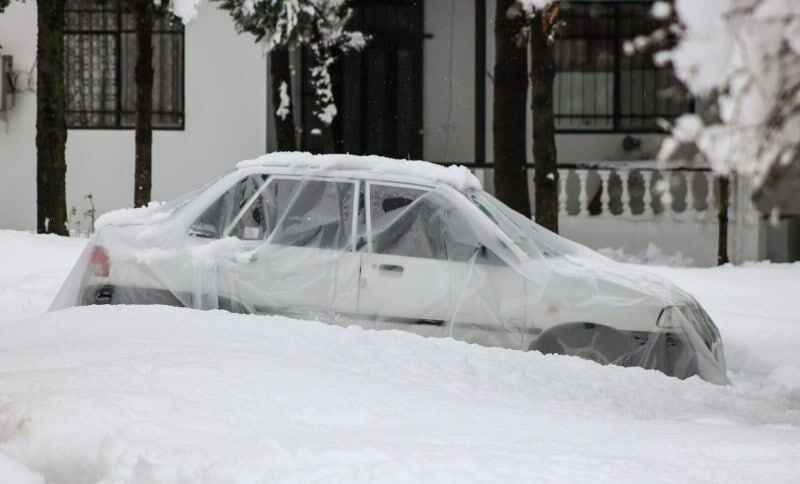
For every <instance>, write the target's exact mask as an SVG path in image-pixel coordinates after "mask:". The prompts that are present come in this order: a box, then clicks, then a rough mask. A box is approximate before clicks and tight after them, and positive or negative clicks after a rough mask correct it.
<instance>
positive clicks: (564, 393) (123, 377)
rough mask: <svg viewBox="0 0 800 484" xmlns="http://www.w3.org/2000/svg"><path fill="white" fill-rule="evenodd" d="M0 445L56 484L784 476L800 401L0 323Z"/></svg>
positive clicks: (302, 339)
mask: <svg viewBox="0 0 800 484" xmlns="http://www.w3.org/2000/svg"><path fill="white" fill-rule="evenodd" d="M0 371H2V375H3V376H2V378H0V422H2V424H1V425H0V441H1V442H3V443H2V444H0V452H3V453H4V454H6V456H8V457H9V458H11V459H13V460H14V461H15V462H17V463H19V464H21V465H24V466H26V467H28V468H30V469H31V470H32V471H33V472H38V473H41V474H43V475H44V476H45V477H46V478H47V479H48V480H49V481H55V482H88V481H97V480H106V481H111V482H142V481H146V482H175V481H186V482H221V481H224V482H255V481H258V482H264V481H269V482H271V481H276V480H279V481H315V480H318V481H326V482H352V481H360V482H374V481H389V482H394V481H403V482H410V481H420V480H424V481H443V480H447V481H459V482H460V481H470V482H474V481H484V482H498V481H502V482H508V481H512V482H513V481H518V482H519V481H529V480H532V479H534V480H554V481H555V480H563V479H567V480H571V481H587V482H588V481H595V480H597V479H600V480H613V481H623V482H636V481H638V482H640V481H641V480H642V479H645V480H646V479H647V476H659V478H660V479H662V480H670V476H673V477H672V478H674V479H675V480H681V481H683V480H698V479H699V480H703V479H707V478H709V476H713V479H712V480H718V481H726V480H732V479H735V480H741V481H756V480H759V481H768V482H780V481H783V482H789V481H791V480H793V479H794V478H796V476H797V475H800V474H798V473H800V460H798V456H800V437H798V436H799V435H800V433H798V428H797V427H798V426H800V409H798V408H797V405H796V404H795V403H793V402H794V401H795V400H796V398H797V393H796V392H797V390H796V389H794V390H789V389H786V388H782V387H763V386H761V385H754V384H744V383H742V384H738V385H734V386H727V387H726V386H722V387H721V386H716V385H710V384H707V383H705V382H703V381H701V380H699V379H698V378H692V379H690V380H687V381H681V380H677V379H673V378H667V377H665V376H664V375H662V374H659V373H656V372H653V371H645V370H642V369H638V368H631V369H624V368H616V367H602V366H599V365H596V364H594V363H591V362H587V361H583V360H580V359H576V358H569V357H559V356H544V355H541V354H539V353H525V352H519V351H509V350H502V349H492V348H484V347H479V346H474V345H468V344H463V343H460V342H457V341H454V340H449V339H425V338H422V337H419V336H416V335H412V334H409V333H403V332H372V331H365V330H362V329H360V328H356V327H351V328H340V327H334V326H328V325H324V324H321V323H314V322H304V321H297V320H292V319H287V318H282V317H256V316H241V315H232V314H228V313H224V312H219V311H208V312H198V311H193V310H187V309H176V308H167V307H155V306H151V307H136V306H129V307H100V306H95V307H84V308H72V309H68V310H64V311H60V312H56V313H48V314H45V315H43V316H39V317H36V318H33V319H29V320H25V321H21V322H19V323H17V324H15V325H11V326H6V327H5V328H3V329H0Z"/></svg>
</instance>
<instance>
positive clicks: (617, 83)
mask: <svg viewBox="0 0 800 484" xmlns="http://www.w3.org/2000/svg"><path fill="white" fill-rule="evenodd" d="M595 3H600V4H601V5H602V6H604V7H608V8H611V9H612V10H613V15H612V16H611V17H606V18H611V19H612V20H613V25H614V27H613V32H612V33H611V34H610V35H599V36H598V35H577V36H566V37H557V38H556V41H555V42H556V45H557V44H558V42H559V41H560V40H563V39H573V40H583V41H587V42H591V41H593V40H597V39H601V40H610V41H611V42H612V43H613V45H612V48H613V59H612V62H613V65H612V70H611V74H612V93H613V97H612V98H611V99H610V100H611V112H610V115H609V117H610V120H611V123H612V126H611V127H610V128H608V129H602V128H589V129H579V128H574V127H570V128H559V127H558V126H557V122H556V123H555V124H556V127H555V132H556V133H557V134H561V133H563V134H626V133H637V134H665V131H664V130H663V129H661V128H660V127H658V125H657V123H656V125H654V126H649V127H639V128H636V127H625V126H622V123H621V119H622V118H642V119H645V118H649V117H653V118H654V119H655V120H659V119H670V118H672V119H675V118H677V117H678V116H680V115H681V114H677V115H675V116H674V117H673V116H670V115H665V114H661V113H658V112H657V110H656V112H655V113H654V114H652V115H645V114H633V113H628V114H623V112H622V107H621V104H620V103H621V95H622V73H623V72H633V71H625V70H624V69H623V66H622V59H623V57H625V53H624V44H625V42H626V41H633V37H627V36H626V35H624V34H622V33H621V32H620V26H619V21H620V19H625V18H630V15H625V14H624V13H621V12H620V8H621V6H623V5H624V6H631V5H639V6H651V5H652V4H653V3H654V0H629V1H626V2H596V1H591V0H577V1H575V2H573V5H592V4H595ZM620 4H622V5H620ZM637 55H651V54H650V53H639V54H637ZM645 70H646V69H640V72H645ZM659 70H660V68H659V67H658V66H655V69H654V72H658V71H659ZM559 72H572V71H560V70H559V68H558V65H556V66H555V74H556V75H558V74H559ZM590 72H593V73H600V72H603V71H599V70H593V71H590ZM556 82H557V81H556V79H554V87H555V83H556ZM678 84H679V85H681V84H680V81H678ZM654 95H656V96H657V95H658V93H655V94H654ZM557 105H558V100H557V99H556V98H555V93H554V96H553V118H554V121H557V120H558V119H559V118H560V117H561V118H576V119H580V118H582V117H583V118H590V117H597V114H596V113H584V114H573V113H566V114H561V115H559V114H557V113H556V107H557ZM584 110H585V108H584ZM694 111H695V99H694V97H692V96H691V94H689V98H688V109H687V110H686V111H685V112H684V113H682V114H686V113H692V112H694Z"/></svg>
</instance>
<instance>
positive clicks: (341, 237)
mask: <svg viewBox="0 0 800 484" xmlns="http://www.w3.org/2000/svg"><path fill="white" fill-rule="evenodd" d="M273 183H274V184H275V187H274V188H275V190H278V191H280V190H281V185H283V184H285V185H287V188H288V185H290V184H291V183H294V184H295V186H294V189H292V190H289V189H287V190H285V191H284V192H283V193H282V194H276V198H275V202H276V212H277V213H278V219H277V220H278V221H277V227H276V229H275V233H274V234H273V235H272V238H271V239H270V241H271V243H273V244H277V245H291V246H294V247H314V248H319V249H337V250H344V249H346V248H348V247H349V246H350V242H351V235H352V231H353V205H354V201H355V199H354V196H355V183H353V182H341V181H327V180H275V182H273ZM271 189H273V187H272V186H269V187H267V191H270V190H271ZM289 192H291V194H289Z"/></svg>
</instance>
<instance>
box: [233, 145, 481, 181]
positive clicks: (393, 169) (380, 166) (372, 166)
mask: <svg viewBox="0 0 800 484" xmlns="http://www.w3.org/2000/svg"><path fill="white" fill-rule="evenodd" d="M255 166H277V167H282V168H290V169H296V170H298V171H302V172H305V171H307V170H309V169H312V170H315V171H316V170H319V171H328V170H358V171H369V172H373V173H385V174H391V175H402V176H409V177H415V178H422V179H425V180H428V181H433V182H440V183H446V184H448V185H451V186H452V187H454V188H456V189H458V190H466V189H478V190H480V189H481V188H482V186H481V182H480V181H478V179H477V178H476V177H475V175H473V174H472V172H470V171H469V169H467V168H466V167H465V166H462V165H451V166H444V165H437V164H435V163H430V162H428V161H415V160H396V159H392V158H385V157H383V156H374V155H373V156H356V155H313V154H311V153H302V152H277V153H269V154H266V155H262V156H259V157H258V158H256V159H253V160H247V161H242V162H240V163H238V164H237V165H236V168H238V169H242V168H251V167H255Z"/></svg>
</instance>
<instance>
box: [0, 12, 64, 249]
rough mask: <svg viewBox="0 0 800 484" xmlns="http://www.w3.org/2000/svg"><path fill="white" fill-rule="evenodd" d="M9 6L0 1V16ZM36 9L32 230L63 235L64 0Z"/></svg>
mask: <svg viewBox="0 0 800 484" xmlns="http://www.w3.org/2000/svg"><path fill="white" fill-rule="evenodd" d="M9 3H10V2H9V0H0V13H2V12H3V10H4V9H5V8H6V7H7V6H8V5H9ZM36 10H37V20H36V23H37V34H36V58H37V69H38V70H37V76H36V219H37V222H36V227H37V231H38V232H39V233H52V234H60V235H67V234H68V229H67V196H66V181H65V179H66V174H67V162H66V158H65V154H64V150H65V148H66V143H67V127H66V126H67V124H66V121H65V118H64V107H65V104H66V103H65V100H64V23H65V18H64V0H39V1H37V3H36Z"/></svg>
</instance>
